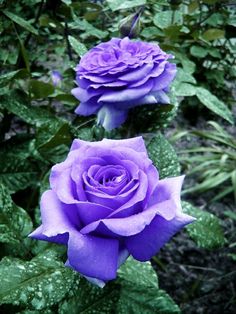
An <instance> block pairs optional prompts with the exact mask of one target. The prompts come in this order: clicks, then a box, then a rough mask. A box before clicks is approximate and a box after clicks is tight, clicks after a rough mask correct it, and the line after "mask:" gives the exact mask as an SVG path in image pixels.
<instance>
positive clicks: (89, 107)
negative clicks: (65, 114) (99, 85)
mask: <svg viewBox="0 0 236 314" xmlns="http://www.w3.org/2000/svg"><path fill="white" fill-rule="evenodd" d="M100 107H101V105H100V104H98V102H97V97H93V98H91V99H90V100H89V101H88V102H81V103H80V104H79V106H78V107H77V108H76V109H75V113H76V114H79V115H82V116H90V115H91V114H95V113H97V111H98V110H99V109H100Z"/></svg>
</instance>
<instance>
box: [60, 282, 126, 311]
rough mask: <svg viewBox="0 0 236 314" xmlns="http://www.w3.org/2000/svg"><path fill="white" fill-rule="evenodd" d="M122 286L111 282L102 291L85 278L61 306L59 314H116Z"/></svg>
mask: <svg viewBox="0 0 236 314" xmlns="http://www.w3.org/2000/svg"><path fill="white" fill-rule="evenodd" d="M119 295H120V286H119V285H118V284H117V283H113V282H109V283H108V284H106V286H105V287H104V288H103V289H101V288H99V287H97V286H94V285H92V284H90V283H88V282H87V281H86V280H85V279H84V278H83V279H82V280H81V281H80V284H79V286H75V287H74V288H73V289H72V290H71V293H70V298H67V299H65V300H64V301H63V302H62V303H61V304H60V305H59V311H58V313H59V314H68V313H70V314H78V313H83V314H101V313H102V314H110V313H116V311H115V308H116V304H117V302H118V300H119Z"/></svg>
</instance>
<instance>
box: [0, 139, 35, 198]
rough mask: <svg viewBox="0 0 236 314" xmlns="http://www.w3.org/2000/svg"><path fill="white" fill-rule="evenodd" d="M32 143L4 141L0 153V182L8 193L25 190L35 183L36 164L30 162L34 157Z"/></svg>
mask: <svg viewBox="0 0 236 314" xmlns="http://www.w3.org/2000/svg"><path fill="white" fill-rule="evenodd" d="M32 144H33V141H31V140H29V139H21V138H20V136H15V137H12V138H11V139H10V140H8V141H5V143H4V145H2V147H1V152H0V160H1V163H0V182H1V183H2V184H3V185H5V186H6V187H7V188H8V190H9V192H10V193H14V192H16V191H18V190H22V189H25V188H26V187H28V186H31V185H33V184H36V183H37V179H38V170H39V169H38V164H37V165H36V164H33V163H32V162H31V157H32V156H33V155H34V151H33V150H32Z"/></svg>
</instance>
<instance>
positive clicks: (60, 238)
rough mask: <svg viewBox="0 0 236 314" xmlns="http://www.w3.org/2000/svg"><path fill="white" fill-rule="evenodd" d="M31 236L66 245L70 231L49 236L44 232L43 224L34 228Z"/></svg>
mask: <svg viewBox="0 0 236 314" xmlns="http://www.w3.org/2000/svg"><path fill="white" fill-rule="evenodd" d="M28 236H29V237H30V238H33V239H36V240H41V241H47V242H53V243H58V244H63V245H66V244H67V242H68V239H69V234H68V232H65V233H62V234H58V235H56V236H53V237H47V236H45V235H44V234H43V225H41V226H39V227H38V228H37V229H36V230H34V231H33V232H32V233H30V234H29V235H28Z"/></svg>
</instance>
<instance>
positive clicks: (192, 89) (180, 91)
mask: <svg viewBox="0 0 236 314" xmlns="http://www.w3.org/2000/svg"><path fill="white" fill-rule="evenodd" d="M175 94H176V96H186V97H187V96H194V95H196V86H194V85H192V84H189V83H181V84H179V86H178V87H176V89H175Z"/></svg>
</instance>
